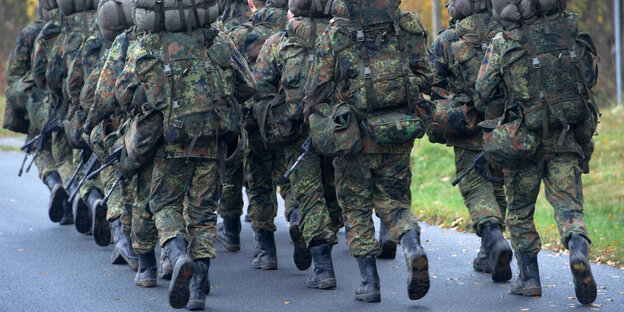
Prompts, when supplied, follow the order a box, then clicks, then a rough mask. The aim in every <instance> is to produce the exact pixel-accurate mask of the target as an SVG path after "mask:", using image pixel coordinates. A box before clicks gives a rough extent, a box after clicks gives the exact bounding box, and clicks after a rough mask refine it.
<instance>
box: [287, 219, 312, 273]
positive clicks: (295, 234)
mask: <svg viewBox="0 0 624 312" xmlns="http://www.w3.org/2000/svg"><path fill="white" fill-rule="evenodd" d="M300 221H301V214H300V213H299V208H295V209H293V211H292V212H291V213H290V228H289V232H290V239H292V242H293V245H294V246H295V252H294V254H293V260H294V261H295V266H296V267H297V269H299V270H301V271H305V270H307V269H308V268H310V265H312V255H311V254H310V251H309V250H308V248H307V247H306V243H305V240H304V239H303V233H301V229H300V228H299V222H300Z"/></svg>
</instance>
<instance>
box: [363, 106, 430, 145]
mask: <svg viewBox="0 0 624 312" xmlns="http://www.w3.org/2000/svg"><path fill="white" fill-rule="evenodd" d="M363 125H365V129H367V130H368V134H369V136H370V137H371V138H372V139H373V140H374V141H375V143H377V144H380V145H392V144H403V143H407V142H413V141H414V140H415V139H420V138H422V137H423V136H424V135H425V131H426V128H425V124H424V123H423V122H422V121H421V120H420V118H418V117H416V116H414V115H410V114H406V113H401V112H394V113H387V114H382V115H377V116H372V117H369V118H367V119H366V121H364V122H363Z"/></svg>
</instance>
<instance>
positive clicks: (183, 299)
mask: <svg viewBox="0 0 624 312" xmlns="http://www.w3.org/2000/svg"><path fill="white" fill-rule="evenodd" d="M163 247H164V248H165V250H167V256H168V257H169V259H170V260H171V263H172V264H173V273H172V275H171V282H169V290H168V293H169V304H170V305H171V306H172V307H173V308H175V309H182V308H184V307H186V305H187V304H188V302H189V298H190V288H189V287H190V283H191V278H192V277H193V274H194V273H195V265H194V264H193V260H191V257H189V255H188V252H187V251H186V240H185V239H184V237H182V236H181V235H178V236H176V237H174V238H172V239H170V240H168V241H167V242H166V243H165V245H164V246H163Z"/></svg>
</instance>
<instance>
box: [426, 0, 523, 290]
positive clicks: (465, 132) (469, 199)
mask: <svg viewBox="0 0 624 312" xmlns="http://www.w3.org/2000/svg"><path fill="white" fill-rule="evenodd" d="M488 7H489V0H484V1H470V0H454V1H451V2H449V4H448V5H447V8H448V11H449V13H450V15H451V16H452V18H453V24H454V25H453V26H452V27H451V28H449V29H447V30H445V31H443V32H442V33H440V34H439V35H438V36H437V37H436V39H435V40H434V43H433V45H432V46H431V54H430V59H431V63H432V67H433V70H434V83H433V88H432V93H431V98H432V99H436V100H442V101H437V102H436V103H438V105H439V106H442V107H439V108H438V110H439V111H446V110H451V109H460V110H462V111H464V109H465V108H466V110H465V111H468V112H469V113H468V114H470V116H465V117H464V120H466V123H471V125H470V126H467V127H458V129H456V130H455V129H451V130H446V131H444V135H443V136H442V137H440V138H436V137H435V135H432V134H435V133H432V132H431V131H430V132H429V133H430V139H432V140H436V139H437V140H439V141H441V142H445V143H446V145H447V146H451V147H453V149H454V152H455V170H456V173H457V175H458V176H459V175H460V174H462V173H463V172H464V171H465V170H466V169H468V167H470V165H471V161H472V159H473V158H475V157H476V156H477V155H478V154H479V153H480V152H481V150H482V149H483V138H482V136H481V131H479V129H478V128H477V127H476V122H478V121H481V120H482V119H483V118H482V113H478V112H477V111H476V109H475V108H474V107H475V106H483V103H481V100H480V99H479V97H478V95H477V94H475V93H474V86H475V83H476V79H477V75H478V73H479V68H480V66H481V61H482V59H483V56H484V52H485V51H483V47H484V46H486V45H487V44H488V43H489V42H490V40H491V39H492V37H494V35H496V34H497V33H498V32H500V31H501V30H502V28H501V27H500V25H499V24H498V23H497V22H495V21H494V20H493V19H492V17H491V14H490V13H489V12H488ZM460 96H462V97H467V98H469V99H470V100H469V103H463V102H459V103H457V104H456V102H453V101H450V102H449V101H445V100H447V99H453V98H459V97H460ZM449 103H452V104H453V105H456V106H454V107H451V108H450V109H447V107H445V106H444V105H446V104H449ZM455 107H458V108H455ZM443 116H444V115H443ZM451 116H453V115H451ZM473 116H474V118H471V117H473ZM454 122H455V121H454V120H452V118H447V119H446V120H443V121H442V122H440V124H445V125H447V127H451V126H452V125H453V123H454ZM454 133H458V135H455V136H453V135H452V134H454ZM485 171H486V172H484V173H485V174H486V175H489V174H493V175H495V176H502V172H500V170H495V169H493V167H491V166H489V165H488V167H487V168H485ZM459 189H460V191H461V194H462V196H463V197H464V203H465V204H466V207H467V208H468V212H469V213H470V217H471V218H472V228H473V230H474V231H475V233H476V234H477V235H478V236H479V237H481V249H480V250H479V254H478V255H477V258H476V259H474V261H473V268H474V269H475V271H479V272H485V273H491V274H492V275H491V276H492V280H494V281H495V282H503V281H507V280H509V279H510V278H511V267H510V265H509V263H510V262H511V257H512V251H511V248H510V247H509V244H508V243H507V241H506V240H505V238H504V237H503V234H502V232H501V230H502V228H503V224H504V221H503V220H504V216H505V210H506V207H507V202H506V200H505V190H504V188H503V185H502V184H499V183H492V182H489V181H487V180H486V179H485V178H484V176H482V175H481V174H480V173H478V172H477V171H476V170H473V171H471V172H470V173H469V174H468V175H467V176H466V177H464V178H463V179H462V180H461V181H460V182H459Z"/></svg>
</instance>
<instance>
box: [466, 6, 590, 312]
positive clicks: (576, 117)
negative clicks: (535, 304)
mask: <svg viewBox="0 0 624 312" xmlns="http://www.w3.org/2000/svg"><path fill="white" fill-rule="evenodd" d="M539 4H540V5H539V6H537V4H536V2H535V1H530V0H523V1H520V2H519V3H518V2H517V1H504V0H493V1H492V7H493V16H494V18H495V19H496V20H497V21H498V22H500V23H501V25H502V26H503V27H504V29H505V30H504V31H503V32H501V33H499V34H497V35H496V36H495V37H494V39H493V40H492V42H491V43H490V46H489V49H488V52H487V53H486V56H485V59H484V61H483V65H482V67H481V70H480V72H479V76H478V79H477V84H476V90H477V92H478V94H479V96H480V97H481V98H482V99H483V101H484V103H486V104H487V107H486V109H487V110H488V111H497V112H503V111H504V112H503V113H501V114H500V115H501V116H502V117H501V118H502V120H500V119H498V120H496V123H497V124H498V125H499V126H498V127H505V126H507V125H512V124H514V123H515V124H519V125H520V126H518V127H517V128H516V129H517V130H516V131H514V132H513V133H515V135H514V137H513V139H514V140H517V141H515V142H522V143H521V144H517V145H515V146H513V150H516V151H517V150H521V151H525V150H526V151H527V152H526V154H524V153H523V154H521V155H530V154H533V156H528V157H524V156H514V154H512V153H511V150H510V148H512V147H510V146H501V147H500V148H501V149H504V151H505V153H504V154H502V155H503V156H502V157H505V158H504V159H500V163H498V165H499V166H502V167H503V171H504V174H505V186H506V188H507V194H508V200H509V206H508V209H509V211H508V218H507V225H508V227H509V231H510V234H511V244H512V247H513V249H514V251H515V252H516V259H517V260H518V269H519V271H520V274H519V276H518V279H517V280H516V282H515V283H514V285H513V287H512V289H511V291H510V293H512V294H516V295H523V296H540V295H541V293H542V290H541V284H540V278H539V268H538V263H537V254H538V253H539V251H540V248H541V242H540V238H539V234H538V233H537V231H536V230H535V223H534V221H533V214H534V212H535V202H536V199H537V196H538V193H539V189H540V184H541V182H542V181H543V182H544V186H545V189H546V199H547V200H548V201H549V202H550V204H551V205H552V206H553V208H554V210H555V220H556V221H557V225H558V228H559V233H560V235H561V242H562V244H563V246H565V247H566V248H568V250H570V269H571V271H572V275H573V280H574V285H575V291H576V297H577V298H578V300H579V301H580V302H581V303H583V304H589V303H592V302H593V301H594V300H595V299H596V282H595V280H594V278H593V275H592V272H591V266H590V263H589V255H588V253H589V244H590V239H589V234H588V231H587V227H586V225H585V221H584V217H583V187H582V180H581V174H582V173H583V172H582V171H581V167H585V166H584V165H583V162H582V161H581V159H587V160H588V159H589V158H590V156H591V154H590V153H589V152H591V150H592V148H593V145H592V141H591V137H592V135H593V134H594V132H595V126H596V120H597V114H598V110H597V107H596V105H595V102H594V101H593V97H592V96H591V94H592V93H591V88H592V87H593V86H594V85H595V83H596V79H597V77H596V75H597V72H596V71H595V62H596V49H595V47H594V45H593V43H592V40H591V38H590V37H589V36H588V35H587V34H583V33H580V32H579V31H578V16H577V15H576V14H572V13H569V12H566V11H565V8H566V1H563V0H549V1H540V2H539ZM520 8H521V9H520ZM510 86H513V88H510ZM502 94H505V95H506V96H508V98H506V99H505V101H499V99H500V98H501V96H502ZM503 103H504V106H503ZM564 108H565V109H564ZM520 116H521V117H520ZM518 118H522V119H518ZM499 133H500V132H499V131H497V130H494V131H493V132H491V133H490V135H489V136H488V135H487V134H486V135H485V136H484V138H492V140H495V139H496V138H497V137H499V136H500V134H499ZM540 141H541V142H540ZM485 144H486V150H487V146H488V140H486V141H485ZM499 145H500V143H499ZM588 145H591V147H590V150H589V152H587V150H586V147H587V146H588ZM486 155H487V154H486ZM490 155H492V154H490Z"/></svg>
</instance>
